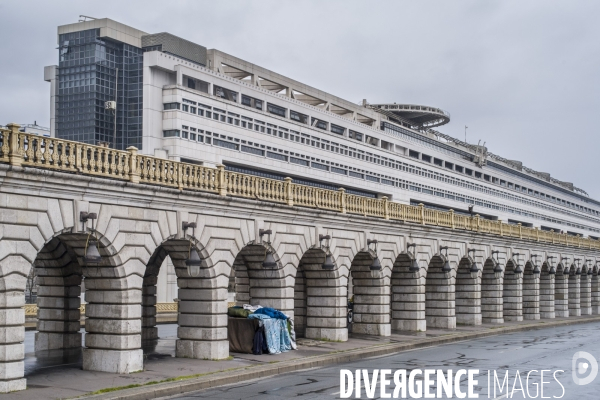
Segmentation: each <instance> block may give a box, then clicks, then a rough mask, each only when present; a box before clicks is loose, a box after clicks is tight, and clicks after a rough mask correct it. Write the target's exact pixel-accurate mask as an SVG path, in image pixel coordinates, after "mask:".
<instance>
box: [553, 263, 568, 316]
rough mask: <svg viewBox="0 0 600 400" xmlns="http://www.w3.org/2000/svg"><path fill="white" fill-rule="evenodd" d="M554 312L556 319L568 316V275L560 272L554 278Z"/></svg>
mask: <svg viewBox="0 0 600 400" xmlns="http://www.w3.org/2000/svg"><path fill="white" fill-rule="evenodd" d="M554 311H555V314H556V316H557V317H563V318H567V317H568V316H569V275H565V274H564V273H562V272H557V273H556V276H555V278H554Z"/></svg>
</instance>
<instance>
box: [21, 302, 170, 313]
mask: <svg viewBox="0 0 600 400" xmlns="http://www.w3.org/2000/svg"><path fill="white" fill-rule="evenodd" d="M155 307H156V313H157V314H161V313H165V314H166V313H176V312H178V310H179V303H177V302H174V303H156V304H155ZM23 308H24V309H25V316H26V317H37V312H38V306H37V304H25V306H24V307H23ZM79 311H80V312H81V315H82V316H84V315H85V304H82V305H81V306H80V307H79Z"/></svg>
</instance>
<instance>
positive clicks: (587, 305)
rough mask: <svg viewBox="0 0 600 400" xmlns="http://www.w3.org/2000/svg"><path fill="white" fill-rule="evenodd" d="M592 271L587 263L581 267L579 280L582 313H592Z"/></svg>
mask: <svg viewBox="0 0 600 400" xmlns="http://www.w3.org/2000/svg"><path fill="white" fill-rule="evenodd" d="M588 271H589V274H588ZM592 273H593V272H592V269H591V268H590V267H588V266H587V263H586V264H584V266H583V267H581V277H580V282H579V285H580V286H579V287H580V293H581V297H580V304H581V315H592Z"/></svg>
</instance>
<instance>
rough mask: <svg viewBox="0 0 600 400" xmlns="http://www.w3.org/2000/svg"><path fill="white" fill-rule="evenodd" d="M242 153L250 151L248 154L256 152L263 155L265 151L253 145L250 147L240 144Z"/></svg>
mask: <svg viewBox="0 0 600 400" xmlns="http://www.w3.org/2000/svg"><path fill="white" fill-rule="evenodd" d="M241 150H242V151H243V152H244V153H250V154H256V155H257V156H264V155H265V151H264V150H261V149H257V148H254V147H250V146H244V145H242V149H241Z"/></svg>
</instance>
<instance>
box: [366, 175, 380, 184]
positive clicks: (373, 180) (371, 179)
mask: <svg viewBox="0 0 600 400" xmlns="http://www.w3.org/2000/svg"><path fill="white" fill-rule="evenodd" d="M366 177H367V180H368V181H371V182H379V178H376V177H374V176H371V175H366Z"/></svg>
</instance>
